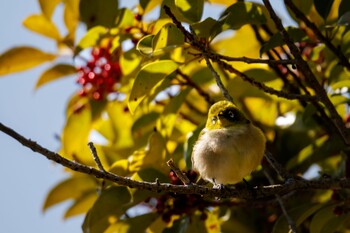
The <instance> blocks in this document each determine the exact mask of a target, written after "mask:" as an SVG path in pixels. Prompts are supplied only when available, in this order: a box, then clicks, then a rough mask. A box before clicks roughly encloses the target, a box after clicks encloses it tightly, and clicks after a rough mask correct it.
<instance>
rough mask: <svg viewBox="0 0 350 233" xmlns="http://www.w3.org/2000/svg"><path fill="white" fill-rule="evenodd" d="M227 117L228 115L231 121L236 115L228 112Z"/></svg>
mask: <svg viewBox="0 0 350 233" xmlns="http://www.w3.org/2000/svg"><path fill="white" fill-rule="evenodd" d="M227 115H228V116H229V117H230V118H231V119H234V118H235V114H234V113H233V111H228V113H227Z"/></svg>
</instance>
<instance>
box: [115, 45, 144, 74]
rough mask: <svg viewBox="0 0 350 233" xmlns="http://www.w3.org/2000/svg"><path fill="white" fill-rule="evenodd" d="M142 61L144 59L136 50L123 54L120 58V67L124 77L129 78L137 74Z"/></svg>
mask: <svg viewBox="0 0 350 233" xmlns="http://www.w3.org/2000/svg"><path fill="white" fill-rule="evenodd" d="M141 59H142V57H140V56H139V53H138V51H137V50H136V49H135V48H133V49H130V50H128V51H127V52H125V53H123V54H122V55H121V57H120V67H121V70H122V71H123V75H125V76H127V75H129V74H131V73H133V72H136V71H137V70H138V68H139V65H140V63H141Z"/></svg>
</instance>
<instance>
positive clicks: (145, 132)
mask: <svg viewBox="0 0 350 233" xmlns="http://www.w3.org/2000/svg"><path fill="white" fill-rule="evenodd" d="M158 118H159V113H157V112H150V113H147V114H144V115H142V116H141V117H140V118H138V119H137V120H136V121H135V122H134V124H133V126H132V128H131V132H132V136H133V138H134V139H135V140H137V141H142V142H147V140H148V137H149V136H150V134H151V133H152V132H154V129H155V128H156V123H157V119H158Z"/></svg>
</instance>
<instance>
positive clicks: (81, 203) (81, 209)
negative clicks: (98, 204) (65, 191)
mask: <svg viewBox="0 0 350 233" xmlns="http://www.w3.org/2000/svg"><path fill="white" fill-rule="evenodd" d="M95 189H96V187H95ZM97 197H98V195H97V192H96V190H92V191H91V192H88V193H86V194H84V195H82V196H81V197H79V198H78V199H76V200H75V202H74V203H73V204H72V205H71V206H70V207H69V208H68V209H67V211H66V213H65V214H64V218H69V217H73V216H76V215H79V214H84V213H86V212H88V211H89V209H90V208H91V207H92V205H93V204H94V203H95V201H96V199H97Z"/></svg>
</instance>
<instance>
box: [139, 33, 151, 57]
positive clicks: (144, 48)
mask: <svg viewBox="0 0 350 233" xmlns="http://www.w3.org/2000/svg"><path fill="white" fill-rule="evenodd" d="M154 37H155V35H147V36H145V37H143V38H142V39H141V40H139V42H138V43H137V45H136V49H137V50H138V51H139V52H140V53H141V54H143V55H146V56H150V55H152V53H153V47H152V44H153V38H154Z"/></svg>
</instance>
